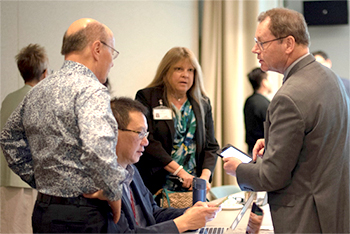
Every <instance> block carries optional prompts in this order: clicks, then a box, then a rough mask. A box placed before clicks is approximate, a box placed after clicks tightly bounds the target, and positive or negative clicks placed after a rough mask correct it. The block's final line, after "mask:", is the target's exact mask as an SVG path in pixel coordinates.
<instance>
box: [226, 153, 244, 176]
mask: <svg viewBox="0 0 350 234" xmlns="http://www.w3.org/2000/svg"><path fill="white" fill-rule="evenodd" d="M222 160H223V161H224V170H225V171H226V173H227V174H229V175H232V176H236V170H237V167H238V165H239V164H241V163H242V161H241V160H239V159H238V158H235V157H227V158H223V159H222Z"/></svg>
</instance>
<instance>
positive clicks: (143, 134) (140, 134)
mask: <svg viewBox="0 0 350 234" xmlns="http://www.w3.org/2000/svg"><path fill="white" fill-rule="evenodd" d="M118 129H119V130H121V131H125V132H134V133H137V134H138V135H139V138H140V140H142V139H143V138H145V137H146V138H147V137H148V135H149V132H140V131H135V130H130V129H125V128H118Z"/></svg>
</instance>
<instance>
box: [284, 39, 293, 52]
mask: <svg viewBox="0 0 350 234" xmlns="http://www.w3.org/2000/svg"><path fill="white" fill-rule="evenodd" d="M285 40H286V53H287V54H290V53H292V52H293V51H294V47H295V38H294V37H293V36H288V37H286V39H285Z"/></svg>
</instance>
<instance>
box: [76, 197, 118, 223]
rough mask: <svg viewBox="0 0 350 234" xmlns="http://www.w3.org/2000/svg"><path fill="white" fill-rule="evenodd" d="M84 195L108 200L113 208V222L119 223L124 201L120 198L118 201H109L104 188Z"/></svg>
mask: <svg viewBox="0 0 350 234" xmlns="http://www.w3.org/2000/svg"><path fill="white" fill-rule="evenodd" d="M83 196H84V197H86V198H90V199H99V200H102V201H107V202H108V204H109V206H110V207H111V209H112V214H113V222H114V223H118V221H119V219H120V212H121V208H122V202H121V200H120V199H119V200H118V201H109V200H108V199H107V198H106V197H105V196H104V195H103V191H102V190H98V191H97V192H95V193H90V194H83Z"/></svg>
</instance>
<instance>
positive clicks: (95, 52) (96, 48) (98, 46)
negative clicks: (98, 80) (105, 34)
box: [91, 41, 103, 61]
mask: <svg viewBox="0 0 350 234" xmlns="http://www.w3.org/2000/svg"><path fill="white" fill-rule="evenodd" d="M102 46H103V45H102V43H101V42H100V41H94V43H92V45H91V53H92V57H93V58H94V59H95V60H96V61H99V60H100V56H101V51H102Z"/></svg>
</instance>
